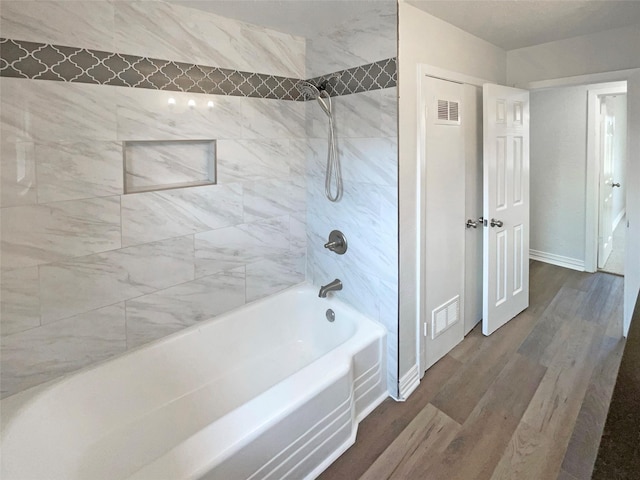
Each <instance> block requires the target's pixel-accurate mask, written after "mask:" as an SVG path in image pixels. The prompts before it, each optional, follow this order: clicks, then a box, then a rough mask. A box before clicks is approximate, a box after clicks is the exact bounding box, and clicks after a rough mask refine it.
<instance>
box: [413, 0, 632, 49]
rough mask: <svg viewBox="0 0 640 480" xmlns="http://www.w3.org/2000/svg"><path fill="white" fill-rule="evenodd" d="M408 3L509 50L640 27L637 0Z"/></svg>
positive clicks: (417, 0) (423, 0) (430, 0)
mask: <svg viewBox="0 0 640 480" xmlns="http://www.w3.org/2000/svg"><path fill="white" fill-rule="evenodd" d="M407 3H410V4H412V5H414V6H415V7H417V8H419V9H420V10H423V11H425V12H427V13H430V14H431V15H433V16H435V17H438V18H440V19H442V20H444V21H446V22H449V23H451V24H453V25H455V26H457V27H459V28H461V29H463V30H465V31H467V32H469V33H471V34H473V35H475V36H476V37H480V38H482V39H484V40H486V41H488V42H490V43H493V44H494V45H497V46H498V47H501V48H503V49H505V50H513V49H516V48H521V47H527V46H531V45H538V44H541V43H546V42H551V41H554V40H561V39H564V38H570V37H576V36H578V35H586V34H589V33H596V32H601V31H603V30H609V29H612V28H618V27H626V26H630V25H639V26H640V1H638V0H626V1H619V0H606V1H603V0H588V1H585V0H580V1H576V0H538V1H531V0H506V1H505V0H502V1H496V0H492V1H489V0H467V1H453V0H446V1H444V0H439V1H433V0H407Z"/></svg>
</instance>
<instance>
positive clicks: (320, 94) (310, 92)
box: [298, 80, 331, 118]
mask: <svg viewBox="0 0 640 480" xmlns="http://www.w3.org/2000/svg"><path fill="white" fill-rule="evenodd" d="M326 83H327V82H326V81H324V82H323V83H321V84H320V85H318V86H317V87H316V86H315V85H314V84H313V83H309V82H305V81H304V80H302V81H300V82H298V91H299V92H300V93H301V94H302V97H303V98H304V99H305V100H313V99H315V100H317V101H318V103H319V104H320V107H321V108H322V110H323V111H324V113H326V114H327V115H328V116H329V118H331V97H330V96H329V93H328V92H327V90H326V89H325V87H326Z"/></svg>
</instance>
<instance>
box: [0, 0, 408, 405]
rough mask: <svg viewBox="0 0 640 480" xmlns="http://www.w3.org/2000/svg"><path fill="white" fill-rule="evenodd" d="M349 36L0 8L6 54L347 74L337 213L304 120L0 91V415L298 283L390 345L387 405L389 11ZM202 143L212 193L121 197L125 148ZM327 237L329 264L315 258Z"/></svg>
mask: <svg viewBox="0 0 640 480" xmlns="http://www.w3.org/2000/svg"><path fill="white" fill-rule="evenodd" d="M204 17H207V18H204ZM356 23H357V24H356V25H342V26H339V27H338V28H336V29H335V30H334V31H331V32H328V33H327V35H324V36H323V37H320V38H315V39H311V40H308V41H306V42H305V40H304V39H300V38H296V37H291V36H289V35H285V34H280V33H278V32H273V31H270V30H267V29H264V28H262V27H256V26H252V25H248V24H244V23H242V22H236V21H235V20H229V19H225V18H223V17H217V16H215V15H212V16H211V17H209V16H208V14H203V13H202V12H196V13H194V11H192V10H190V9H185V8H182V7H180V6H176V5H167V4H163V3H162V2H138V1H119V2H110V1H102V2H95V1H50V0H47V1H10V0H9V1H5V0H3V2H2V11H1V12H0V29H2V35H3V37H6V38H15V39H20V40H26V41H32V42H42V43H53V44H57V45H69V46H74V47H80V48H86V49H96V50H104V51H108V52H122V53H125V54H130V55H139V56H147V57H154V58H165V59H170V60H172V61H182V62H193V63H200V64H206V65H214V66H217V67H220V68H229V69H238V70H243V71H250V72H260V73H265V74H267V75H280V76H287V77H292V78H307V77H315V76H324V75H327V74H330V73H333V72H336V71H337V70H344V71H343V72H342V73H341V74H340V80H339V82H338V83H337V84H336V85H335V86H336V89H335V91H334V93H336V94H344V95H346V96H343V97H339V98H334V105H335V111H336V117H337V118H336V122H337V127H338V137H339V145H340V151H341V155H342V157H343V168H344V178H345V197H344V199H343V200H342V202H341V203H339V204H332V203H330V202H328V200H326V199H325V198H324V195H323V185H324V180H323V175H324V160H325V158H326V157H325V156H326V134H327V131H326V128H327V121H326V117H325V116H324V114H323V113H322V111H321V110H320V108H319V107H318V105H316V104H315V103H314V102H289V101H280V100H270V99H265V98H246V97H242V96H228V95H224V96H222V95H208V94H198V93H184V92H177V91H166V90H150V89H148V90H145V89H143V88H123V87H117V86H109V85H92V84H81V83H68V82H62V81H43V80H29V79H24V78H7V77H4V78H1V79H0V107H1V112H0V117H1V118H0V120H1V124H0V136H1V138H2V143H1V147H2V152H1V153H2V165H1V169H0V178H1V180H2V185H1V194H0V207H1V221H2V225H1V226H2V238H1V240H2V242H1V244H0V255H1V267H2V270H1V275H2V278H1V288H2V292H1V299H2V302H1V317H0V318H1V323H0V333H1V334H2V338H1V342H2V345H1V350H0V357H1V358H0V360H1V362H2V379H1V382H0V386H1V390H2V391H1V395H2V396H3V397H4V396H7V395H11V394H13V393H16V392H18V391H21V390H24V389H25V388H28V387H31V386H33V385H37V384H40V383H42V382H46V381H48V380H51V379H55V378H57V377H59V376H61V375H64V374H66V373H69V372H72V371H74V370H77V369H78V368H82V367H84V366H87V365H90V364H92V363H95V362H98V361H101V360H104V359H106V358H109V357H111V356H114V355H118V354H120V353H122V352H124V351H126V350H127V349H130V348H135V347H137V346H140V345H143V344H144V343H147V342H149V341H152V340H155V339H158V338H161V337H162V336H165V335H167V334H170V333H173V332H175V331H178V330H180V329H182V328H184V327H186V326H189V325H192V324H193V323H195V322H197V321H200V320H203V319H205V318H208V317H210V316H212V315H217V314H219V313H221V312H224V311H226V310H228V309H231V308H235V307H237V306H239V305H242V304H244V303H246V302H250V301H253V300H255V299H258V298H261V297H263V296H266V295H270V294H272V293H274V292H277V291H279V290H281V289H283V288H286V287H287V286H289V285H293V284H295V283H299V282H300V281H303V280H304V279H305V276H306V278H307V280H309V281H311V282H313V283H315V284H317V285H320V284H323V283H327V282H328V281H330V280H332V279H333V278H335V277H339V278H342V279H343V281H344V282H345V290H344V291H343V292H342V298H343V299H344V300H346V301H347V302H349V303H351V304H352V305H354V306H355V307H356V308H358V309H359V310H361V311H362V312H364V313H366V314H368V315H369V316H371V317H372V318H374V319H377V320H379V321H380V322H381V323H383V324H384V325H385V326H386V328H387V330H388V332H389V341H388V349H389V366H388V372H389V391H390V392H391V393H394V392H395V391H396V389H397V378H396V377H397V374H396V372H397V366H396V365H397V348H396V343H397V341H396V338H397V291H398V286H397V243H396V242H397V240H396V239H397V218H396V217H397V191H396V190H397V186H396V185H397V182H396V169H397V153H396V143H397V131H396V121H397V120H396V118H397V116H396V96H397V94H396V89H395V87H393V86H391V87H389V86H390V85H395V81H396V79H395V61H389V60H388V59H390V58H391V59H392V58H393V57H395V56H396V40H395V38H396V33H395V7H394V8H393V9H389V8H387V6H384V4H383V6H382V7H381V9H379V11H376V12H375V15H373V16H371V17H369V16H367V17H366V18H364V17H363V18H361V19H359V20H358V21H357V22H356ZM184 25H189V30H188V31H187V30H186V29H185V27H184ZM345 45H346V46H347V48H345ZM305 46H306V47H305ZM256 47H259V48H256ZM305 48H306V50H305ZM363 65H366V67H362V66H363ZM381 71H383V73H380V72H381ZM354 75H355V76H354ZM372 75H373V76H372ZM376 82H378V83H376ZM374 84H375V85H374ZM367 88H375V89H377V90H375V91H368V92H364V91H363V90H366V89H367ZM352 92H362V93H357V94H353V95H348V94H349V93H352ZM170 98H173V99H174V100H175V104H174V105H169V99H170ZM188 100H194V101H195V103H196V105H195V106H193V107H189V106H188V105H187V102H188ZM209 101H213V102H214V107H213V108H209V107H208V106H207V103H208V102H209ZM202 139H215V140H216V144H217V155H216V157H217V161H218V164H217V184H216V185H209V186H200V187H193V188H185V189H175V190H166V191H156V192H144V193H135V194H127V195H125V194H124V193H123V176H124V174H123V171H122V169H123V159H122V142H123V141H144V140H202ZM307 205H309V209H307ZM336 227H337V228H341V229H343V231H345V233H346V234H347V236H348V238H349V242H350V245H351V246H350V250H349V252H348V253H347V255H345V256H344V257H340V258H338V257H336V256H335V255H334V254H328V253H327V251H325V250H324V249H323V248H322V244H323V243H324V241H325V238H326V235H327V233H328V231H329V230H331V229H332V228H336ZM265 238H266V239H268V240H269V241H265ZM272 240H274V241H272Z"/></svg>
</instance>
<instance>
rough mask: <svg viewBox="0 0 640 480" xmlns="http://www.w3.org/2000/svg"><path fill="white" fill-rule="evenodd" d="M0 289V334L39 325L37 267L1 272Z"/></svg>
mask: <svg viewBox="0 0 640 480" xmlns="http://www.w3.org/2000/svg"><path fill="white" fill-rule="evenodd" d="M0 289H1V291H2V293H1V294H0V306H1V307H0V334H2V335H11V334H13V333H17V332H21V331H23V330H28V329H30V328H33V327H37V326H39V325H40V294H39V285H38V267H29V268H20V269H18V270H10V271H2V281H1V283H0Z"/></svg>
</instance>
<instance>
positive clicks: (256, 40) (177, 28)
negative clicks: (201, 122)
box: [115, 2, 305, 78]
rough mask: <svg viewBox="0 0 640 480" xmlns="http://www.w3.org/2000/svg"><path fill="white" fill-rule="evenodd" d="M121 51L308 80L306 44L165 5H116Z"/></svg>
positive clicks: (223, 18)
mask: <svg viewBox="0 0 640 480" xmlns="http://www.w3.org/2000/svg"><path fill="white" fill-rule="evenodd" d="M115 44H116V49H117V51H121V52H125V53H130V54H136V55H142V56H149V57H155V58H161V59H170V60H175V61H182V62H193V63H198V64H201V65H211V66H216V67H222V68H231V69H236V70H243V71H251V72H259V73H268V74H272V75H280V76H293V77H298V78H300V77H303V76H304V69H305V65H304V53H305V41H304V39H303V38H300V37H294V36H292V35H287V34H284V33H280V32H276V31H273V30H269V29H266V28H264V27H260V26H255V25H250V24H246V23H243V22H239V21H237V20H233V19H230V18H225V17H222V16H219V15H215V14H213V13H208V12H202V11H200V10H194V9H191V8H186V7H183V6H181V5H176V4H168V3H164V2H151V3H150V2H116V3H115Z"/></svg>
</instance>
